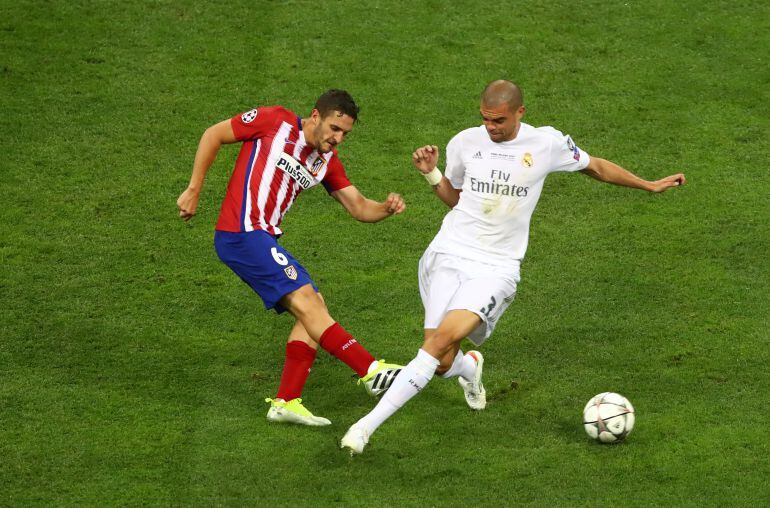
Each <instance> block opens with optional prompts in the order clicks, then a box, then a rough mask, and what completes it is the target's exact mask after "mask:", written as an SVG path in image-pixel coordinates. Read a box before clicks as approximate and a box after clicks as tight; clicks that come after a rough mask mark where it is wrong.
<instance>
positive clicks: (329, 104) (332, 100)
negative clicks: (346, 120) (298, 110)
mask: <svg viewBox="0 0 770 508" xmlns="http://www.w3.org/2000/svg"><path fill="white" fill-rule="evenodd" d="M315 109H317V110H318V112H319V113H321V118H324V117H326V115H328V114H329V113H331V112H333V111H339V112H340V113H343V114H345V115H348V116H349V117H350V118H352V119H353V120H358V111H359V110H358V105H356V102H355V101H354V100H353V97H351V96H350V94H349V93H347V92H346V91H345V90H337V89H336V88H332V89H331V90H327V91H326V92H324V93H323V94H322V95H321V96H320V97H319V98H318V100H317V101H315Z"/></svg>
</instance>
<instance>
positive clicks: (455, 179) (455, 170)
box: [444, 133, 465, 189]
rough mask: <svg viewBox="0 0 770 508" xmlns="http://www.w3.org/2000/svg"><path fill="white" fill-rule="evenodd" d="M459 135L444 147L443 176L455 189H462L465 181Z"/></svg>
mask: <svg viewBox="0 0 770 508" xmlns="http://www.w3.org/2000/svg"><path fill="white" fill-rule="evenodd" d="M461 134H462V133H460V134H457V135H456V136H455V137H453V138H452V139H450V140H449V143H447V145H446V170H445V171H444V176H445V177H447V179H448V180H449V183H450V184H452V187H453V188H455V189H462V188H463V180H465V164H464V163H463V158H462V138H461Z"/></svg>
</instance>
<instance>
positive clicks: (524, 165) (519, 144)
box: [430, 123, 589, 271]
mask: <svg viewBox="0 0 770 508" xmlns="http://www.w3.org/2000/svg"><path fill="white" fill-rule="evenodd" d="M446 159H447V164H446V171H445V172H444V176H446V177H447V178H448V179H449V182H450V183H451V184H452V187H454V188H455V189H462V192H461V193H460V200H459V202H458V203H457V205H456V206H455V207H454V208H453V209H452V210H451V211H450V212H449V213H448V214H447V215H446V217H444V222H443V224H442V225H441V230H440V231H439V232H438V234H437V235H436V237H435V238H434V239H433V242H431V245H430V246H431V248H433V250H435V251H436V252H445V253H449V254H453V255H455V256H459V257H463V258H468V259H473V260H476V261H481V262H484V263H489V264H493V265H501V266H506V267H508V268H510V269H513V270H516V271H518V266H519V264H520V262H521V260H522V259H524V253H525V252H526V250H527V243H528V241H529V221H530V219H531V217H532V213H533V212H534V211H535V205H537V201H538V199H540V192H541V191H542V190H543V183H544V182H545V177H546V176H547V175H548V174H549V173H552V172H555V171H578V170H581V169H584V168H585V167H586V166H587V165H588V161H589V156H588V154H587V153H586V152H584V151H583V150H581V149H580V148H578V147H577V146H575V144H574V143H573V142H572V139H571V138H570V137H569V136H565V135H564V134H562V133H561V132H559V131H557V130H556V129H554V128H553V127H537V128H535V127H532V126H531V125H528V124H525V123H522V124H521V127H520V129H519V132H518V134H517V135H516V138H515V139H513V140H511V141H505V142H502V143H495V142H494V141H492V140H491V139H489V135H488V134H487V131H486V129H485V128H484V126H479V127H473V128H471V129H466V130H464V131H462V132H460V133H459V134H457V135H456V136H455V137H453V138H452V139H451V140H450V141H449V144H448V145H447V148H446Z"/></svg>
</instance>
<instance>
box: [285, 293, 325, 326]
mask: <svg viewBox="0 0 770 508" xmlns="http://www.w3.org/2000/svg"><path fill="white" fill-rule="evenodd" d="M286 303H287V304H288V305H286V308H288V309H289V310H290V311H291V313H292V314H294V316H295V317H296V318H297V319H299V320H300V321H303V322H304V320H305V319H307V318H309V317H311V316H312V315H314V314H317V313H319V312H321V313H327V312H328V311H327V310H326V303H324V299H323V297H321V295H320V294H318V293H316V292H315V290H313V288H312V287H310V286H305V287H302V288H300V289H298V290H296V291H294V292H293V293H291V294H290V295H287V297H286Z"/></svg>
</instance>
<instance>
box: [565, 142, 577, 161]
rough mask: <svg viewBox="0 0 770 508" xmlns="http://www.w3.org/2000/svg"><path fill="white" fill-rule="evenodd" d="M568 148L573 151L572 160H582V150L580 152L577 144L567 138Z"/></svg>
mask: <svg viewBox="0 0 770 508" xmlns="http://www.w3.org/2000/svg"><path fill="white" fill-rule="evenodd" d="M567 148H569V149H570V150H571V151H572V158H573V159H575V160H576V161H579V160H580V150H578V147H577V146H575V142H574V141H572V138H571V137H569V136H567Z"/></svg>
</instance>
